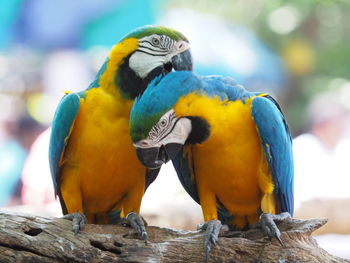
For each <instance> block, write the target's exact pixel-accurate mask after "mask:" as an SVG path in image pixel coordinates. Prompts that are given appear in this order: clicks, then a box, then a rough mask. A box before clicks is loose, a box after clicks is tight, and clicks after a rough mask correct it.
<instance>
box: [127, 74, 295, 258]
mask: <svg viewBox="0 0 350 263" xmlns="http://www.w3.org/2000/svg"><path fill="white" fill-rule="evenodd" d="M130 134H131V138H132V141H133V142H134V146H135V147H136V151H137V154H138V157H139V159H140V161H141V162H142V163H143V164H144V165H145V166H147V167H149V168H152V169H158V168H159V167H160V166H161V165H162V164H163V163H165V162H167V161H168V160H170V159H172V160H173V163H174V166H175V169H176V171H177V174H178V177H179V179H180V181H181V183H182V185H183V186H184V188H185V189H186V191H187V192H188V193H189V194H190V195H191V197H192V198H193V199H194V200H195V201H196V202H198V203H199V204H200V205H201V207H202V211H203V215H204V221H205V223H204V224H203V226H202V229H206V236H205V242H204V244H205V251H206V258H207V257H208V253H209V251H210V248H211V246H212V245H215V244H216V242H217V240H218V235H219V231H220V228H221V222H222V223H223V224H226V225H228V226H230V227H231V228H234V229H246V228H249V227H252V226H253V224H255V223H257V222H259V224H260V225H261V227H262V229H263V231H264V232H265V233H266V234H268V235H269V236H270V237H273V236H274V237H276V238H277V239H278V240H279V241H280V242H282V241H281V239H280V232H279V230H278V228H277V226H276V224H275V222H274V221H278V220H283V219H287V218H288V219H289V218H290V216H289V215H292V214H293V203H294V201H293V155H292V141H291V137H290V133H289V130H288V126H287V123H286V121H285V118H284V116H283V114H282V112H281V109H280V107H279V106H278V104H277V102H276V101H275V100H274V99H273V98H272V97H271V96H269V95H267V94H263V93H254V92H248V91H247V90H245V89H244V88H243V87H241V86H239V85H237V84H236V83H235V82H234V80H233V79H231V78H229V77H220V76H208V77H200V76H197V75H195V74H194V73H193V72H185V71H179V72H172V73H170V74H168V75H167V76H165V77H158V78H156V79H155V80H154V81H152V82H151V84H150V86H149V87H148V88H147V90H146V91H145V92H144V93H143V94H142V96H140V97H139V98H137V99H136V100H135V103H134V105H133V108H132V110H131V115H130ZM283 212H287V213H283ZM280 213H281V214H280ZM220 221H221V222H220Z"/></svg>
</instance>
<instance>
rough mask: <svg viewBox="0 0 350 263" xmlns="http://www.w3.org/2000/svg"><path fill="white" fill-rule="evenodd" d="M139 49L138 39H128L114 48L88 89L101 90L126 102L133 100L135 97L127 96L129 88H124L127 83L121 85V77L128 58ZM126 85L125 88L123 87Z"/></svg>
mask: <svg viewBox="0 0 350 263" xmlns="http://www.w3.org/2000/svg"><path fill="white" fill-rule="evenodd" d="M137 47H138V40H137V39H136V38H128V39H125V40H123V41H121V42H120V43H118V44H116V45H115V46H113V48H112V50H111V52H110V54H109V57H108V58H107V60H106V61H105V63H104V64H103V65H102V67H101V69H100V70H99V72H98V73H97V75H96V78H95V80H94V81H93V82H92V83H91V85H90V86H89V88H88V89H91V88H97V87H99V88H101V89H103V90H104V91H105V92H107V93H109V94H111V95H113V96H116V97H121V98H123V99H126V100H132V99H134V97H132V96H131V95H129V94H127V93H126V91H127V90H128V88H129V87H124V86H125V85H127V83H120V81H119V79H120V75H121V74H123V73H122V69H123V68H124V67H125V66H124V65H125V64H126V63H128V58H129V56H130V54H132V53H133V52H134V51H135V50H136V49H137ZM123 85H124V86H123Z"/></svg>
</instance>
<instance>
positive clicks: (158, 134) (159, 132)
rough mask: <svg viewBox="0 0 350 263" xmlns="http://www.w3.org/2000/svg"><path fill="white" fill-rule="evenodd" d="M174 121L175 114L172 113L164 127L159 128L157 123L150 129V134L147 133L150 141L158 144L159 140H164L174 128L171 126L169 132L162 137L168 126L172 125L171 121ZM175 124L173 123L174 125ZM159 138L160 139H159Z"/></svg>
mask: <svg viewBox="0 0 350 263" xmlns="http://www.w3.org/2000/svg"><path fill="white" fill-rule="evenodd" d="M174 119H176V117H175V113H174V112H173V113H172V114H170V115H169V117H168V119H167V120H168V122H167V123H166V126H165V127H160V125H159V123H157V124H156V125H155V126H153V128H152V129H151V131H150V133H149V137H150V139H152V140H154V141H156V142H159V141H160V140H162V139H163V138H165V137H166V136H168V134H169V133H170V132H171V131H172V130H173V129H174V127H175V126H173V127H172V128H171V131H170V132H168V133H167V134H165V135H164V133H165V132H166V131H167V130H169V127H170V125H174V124H173V120H174ZM176 122H177V120H176ZM176 122H175V123H176ZM159 138H160V139H159Z"/></svg>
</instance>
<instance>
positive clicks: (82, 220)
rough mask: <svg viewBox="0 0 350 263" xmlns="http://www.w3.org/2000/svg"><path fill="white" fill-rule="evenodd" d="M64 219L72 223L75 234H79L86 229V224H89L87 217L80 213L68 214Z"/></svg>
mask: <svg viewBox="0 0 350 263" xmlns="http://www.w3.org/2000/svg"><path fill="white" fill-rule="evenodd" d="M62 218H63V219H67V220H70V221H72V230H73V232H74V234H78V232H79V231H80V230H82V229H83V228H84V226H85V224H87V219H86V216H85V215H84V214H82V213H80V212H76V213H71V214H67V215H64V216H63V217H62Z"/></svg>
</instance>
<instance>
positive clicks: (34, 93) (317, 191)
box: [0, 0, 350, 258]
mask: <svg viewBox="0 0 350 263" xmlns="http://www.w3.org/2000/svg"><path fill="white" fill-rule="evenodd" d="M146 24H159V25H165V26H169V27H173V28H174V29H177V30H179V31H181V32H183V33H184V34H185V35H186V36H187V37H188V39H189V40H190V42H191V46H192V52H193V57H194V61H195V71H196V72H197V73H199V74H223V75H230V76H233V77H234V78H235V79H236V80H237V81H238V82H239V83H241V84H243V85H244V86H245V87H246V88H248V89H250V90H255V91H266V92H269V93H270V94H272V95H273V96H275V97H276V98H277V100H278V101H279V102H280V104H281V107H282V109H283V110H284V112H285V115H286V117H287V120H288V122H289V125H290V129H291V131H292V135H293V140H294V155H295V201H296V213H295V217H297V218H310V217H328V218H329V223H328V224H327V225H326V226H325V227H323V228H321V229H320V230H319V231H318V232H317V233H316V234H317V236H316V238H317V239H318V241H319V243H320V245H321V246H322V247H324V248H325V249H326V250H328V251H329V252H331V253H333V254H336V255H339V256H342V257H347V258H350V224H349V222H350V209H349V208H350V190H349V189H350V167H349V166H348V165H347V164H348V163H347V162H348V159H349V158H350V130H349V123H350V122H349V109H350V48H349V47H350V3H349V1H347V0H308V1H305V0H294V1H285V0H275V1H268V0H230V1H229V0H226V1H225V0H177V1H175V0H163V1H162V0H104V1H99V0H89V1H85V0H75V1H70V0H61V1H47V0H30V1H29V0H3V1H2V3H1V8H0V207H1V209H2V210H13V211H24V212H30V213H35V214H39V215H50V216H60V215H61V210H60V207H59V204H58V202H57V201H55V199H54V195H53V187H52V182H51V177H50V173H49V168H48V158H47V152H48V141H49V133H50V131H49V127H50V123H51V120H52V117H53V114H54V111H55V109H56V106H57V104H58V102H59V100H60V98H61V97H62V96H63V94H64V91H67V90H69V91H79V90H82V89H85V88H86V87H87V86H88V85H89V83H90V82H91V81H92V80H93V79H94V75H95V73H96V72H97V70H98V69H99V67H100V66H101V65H102V62H103V61H104V60H105V58H106V56H107V55H108V52H109V49H110V48H111V46H112V45H114V44H115V43H117V42H118V41H119V40H120V39H121V38H122V37H123V36H124V35H125V34H127V33H128V32H129V31H130V30H132V29H134V28H136V27H138V26H142V25H146ZM142 213H143V214H144V215H145V217H146V219H147V220H148V221H149V223H150V224H156V225H160V226H164V227H175V228H182V229H195V226H196V224H197V223H200V222H202V220H203V219H202V216H201V210H200V208H199V206H198V205H197V204H196V203H194V202H193V201H192V200H191V199H190V198H189V197H188V196H187V194H186V193H185V192H184V191H183V190H182V188H181V186H180V184H179V183H178V181H177V178H176V175H175V172H174V170H173V168H172V166H171V164H167V165H165V166H164V167H163V168H162V171H161V174H160V176H159V178H158V179H157V181H156V182H155V183H154V184H152V185H151V186H150V188H149V190H148V191H147V193H146V195H145V198H144V200H143V204H142Z"/></svg>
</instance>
